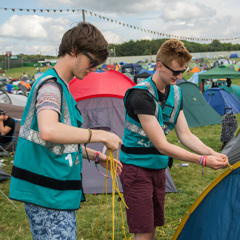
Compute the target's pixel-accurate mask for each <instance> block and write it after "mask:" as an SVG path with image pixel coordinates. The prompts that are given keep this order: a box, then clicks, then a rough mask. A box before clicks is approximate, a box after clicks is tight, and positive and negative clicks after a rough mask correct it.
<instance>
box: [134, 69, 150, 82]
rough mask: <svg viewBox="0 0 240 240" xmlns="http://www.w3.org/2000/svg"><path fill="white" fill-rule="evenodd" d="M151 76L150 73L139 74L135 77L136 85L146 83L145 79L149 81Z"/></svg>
mask: <svg viewBox="0 0 240 240" xmlns="http://www.w3.org/2000/svg"><path fill="white" fill-rule="evenodd" d="M150 76H151V74H150V73H148V72H146V71H145V72H142V73H139V74H136V75H135V76H134V82H135V83H136V84H138V83H140V82H142V81H144V80H145V79H147V78H148V77H150Z"/></svg>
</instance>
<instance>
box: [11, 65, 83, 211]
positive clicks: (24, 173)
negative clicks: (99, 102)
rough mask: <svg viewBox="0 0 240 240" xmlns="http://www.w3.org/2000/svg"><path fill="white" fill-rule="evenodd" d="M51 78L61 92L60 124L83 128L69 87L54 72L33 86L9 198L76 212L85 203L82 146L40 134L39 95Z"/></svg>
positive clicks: (47, 74) (22, 126) (22, 122)
mask: <svg viewBox="0 0 240 240" xmlns="http://www.w3.org/2000/svg"><path fill="white" fill-rule="evenodd" d="M49 79H53V80H54V81H56V82H57V84H58V85H59V87H60V89H61V92H62V104H61V117H60V120H59V122H62V123H64V124H67V125H70V126H73V127H81V125H82V122H83V119H82V116H81V114H80V112H79V110H78V108H77V103H76V102H75V100H74V98H73V97H72V95H71V93H70V92H69V90H68V87H67V86H66V84H65V83H64V82H63V81H62V80H61V79H60V78H59V77H58V75H57V73H56V72H55V70H54V69H50V70H48V71H47V72H46V73H44V74H43V75H42V76H41V77H40V79H38V80H37V81H36V82H35V83H34V85H33V88H32V90H31V92H30V94H29V96H28V100H27V104H26V107H25V110H24V113H23V115H22V120H21V128H20V132H19V138H18V143H17V149H16V154H15V158H14V164H13V169H12V177H11V183H10V194H9V197H10V198H11V199H14V200H18V201H23V202H27V203H33V204H36V205H39V206H42V207H46V208H51V209H58V210H75V209H78V208H79V207H80V202H81V201H84V194H83V191H82V181H81V171H82V150H81V147H80V145H78V144H54V143H50V142H46V141H43V140H42V139H41V138H40V135H39V131H38V124H37V110H36V106H35V105H36V99H37V92H38V89H39V87H40V86H41V85H42V84H43V83H44V82H45V81H47V80H49ZM59 131H61V129H59Z"/></svg>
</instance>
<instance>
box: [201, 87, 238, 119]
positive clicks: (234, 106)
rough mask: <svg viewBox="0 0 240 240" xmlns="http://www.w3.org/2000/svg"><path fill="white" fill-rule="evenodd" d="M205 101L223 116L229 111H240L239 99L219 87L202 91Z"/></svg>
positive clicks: (235, 112)
mask: <svg viewBox="0 0 240 240" xmlns="http://www.w3.org/2000/svg"><path fill="white" fill-rule="evenodd" d="M203 95H204V97H205V99H206V100H207V102H208V103H209V104H210V105H211V106H212V108H213V109H215V111H216V112H218V114H220V115H221V116H223V115H224V114H226V113H228V112H229V111H231V110H232V111H233V113H234V114H237V113H239V112H240V100H239V99H238V97H237V96H236V95H234V94H231V93H228V92H227V91H225V90H224V89H221V88H211V89H209V90H207V91H205V92H204V93H203Z"/></svg>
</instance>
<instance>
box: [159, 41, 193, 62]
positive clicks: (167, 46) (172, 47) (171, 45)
mask: <svg viewBox="0 0 240 240" xmlns="http://www.w3.org/2000/svg"><path fill="white" fill-rule="evenodd" d="M191 58H192V55H191V54H190V53H189V52H188V51H187V49H186V47H185V46H184V44H183V42H181V41H179V40H178V39H169V40H167V41H166V42H164V43H163V44H162V46H161V47H160V48H159V50H158V52H157V55H156V62H163V63H165V64H167V65H170V64H171V63H172V61H173V60H176V61H177V62H178V63H179V64H180V65H181V66H183V65H185V64H186V63H188V62H189V61H190V60H191Z"/></svg>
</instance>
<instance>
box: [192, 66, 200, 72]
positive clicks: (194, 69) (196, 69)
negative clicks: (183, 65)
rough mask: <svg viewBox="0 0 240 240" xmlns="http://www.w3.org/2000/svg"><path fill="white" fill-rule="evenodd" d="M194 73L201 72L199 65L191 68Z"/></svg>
mask: <svg viewBox="0 0 240 240" xmlns="http://www.w3.org/2000/svg"><path fill="white" fill-rule="evenodd" d="M191 72H192V73H198V72H200V68H199V67H194V68H193V69H192V70H191Z"/></svg>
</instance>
